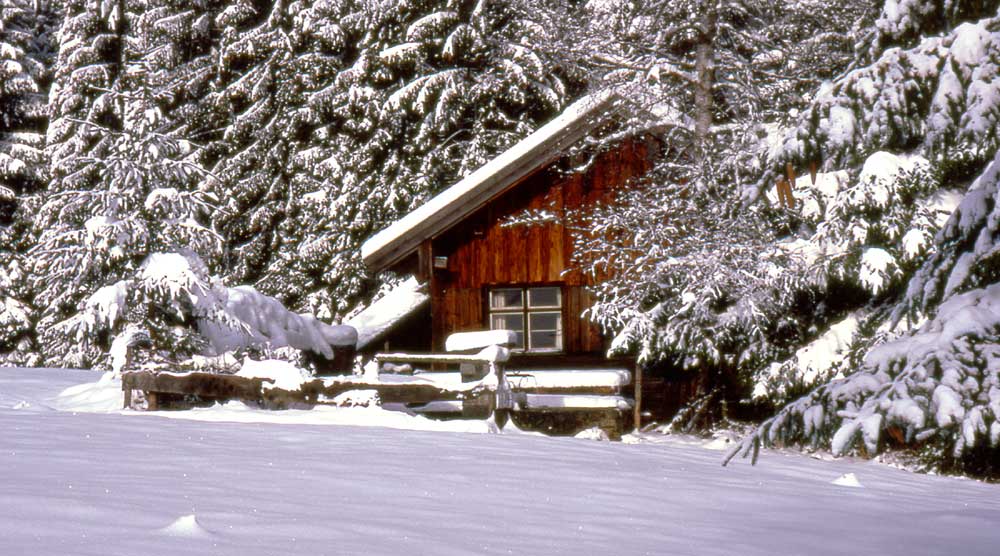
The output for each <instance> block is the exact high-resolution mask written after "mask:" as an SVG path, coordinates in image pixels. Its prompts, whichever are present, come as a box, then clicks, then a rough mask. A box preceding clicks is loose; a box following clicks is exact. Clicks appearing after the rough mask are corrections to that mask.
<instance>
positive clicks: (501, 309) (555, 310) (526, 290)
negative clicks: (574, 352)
mask: <svg viewBox="0 0 1000 556" xmlns="http://www.w3.org/2000/svg"><path fill="white" fill-rule="evenodd" d="M538 290H553V291H554V292H555V293H556V302H555V304H548V305H543V304H532V297H533V296H532V295H531V292H532V291H538ZM502 291H507V292H513V291H518V292H520V297H521V299H520V303H519V304H517V305H511V306H505V305H501V304H500V303H497V302H498V301H500V300H499V299H497V298H495V297H494V294H495V293H498V292H502ZM487 296H488V298H489V302H488V304H487V305H488V306H487V309H488V312H489V327H490V329H491V330H495V329H498V328H508V329H509V328H510V327H501V326H498V323H497V322H495V320H494V318H493V317H494V316H497V315H520V317H521V323H522V327H521V329H520V330H518V329H514V331H515V332H518V333H519V334H520V335H521V341H522V344H523V345H522V346H520V347H517V348H515V349H516V350H517V351H523V352H525V353H561V352H562V351H563V326H562V301H563V300H562V288H561V287H559V286H503V287H496V288H490V289H489V291H488V292H487ZM541 314H554V315H555V316H556V329H555V330H554V331H553V332H555V346H544V347H536V346H534V345H532V341H531V337H532V332H533V330H532V326H531V320H532V319H531V316H532V315H541ZM540 331H542V332H549V331H550V330H547V329H541V330H540Z"/></svg>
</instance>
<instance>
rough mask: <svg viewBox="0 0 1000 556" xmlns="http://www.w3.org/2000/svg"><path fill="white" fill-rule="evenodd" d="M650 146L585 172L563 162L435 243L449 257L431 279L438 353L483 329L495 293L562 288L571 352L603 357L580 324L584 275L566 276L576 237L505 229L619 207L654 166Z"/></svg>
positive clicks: (602, 159)
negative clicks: (532, 218)
mask: <svg viewBox="0 0 1000 556" xmlns="http://www.w3.org/2000/svg"><path fill="white" fill-rule="evenodd" d="M649 150H650V144H649V143H648V142H647V141H644V140H634V141H625V142H623V143H622V144H621V145H619V146H618V147H617V148H615V149H612V150H609V151H607V152H605V153H602V154H601V155H599V156H598V157H597V159H596V160H595V161H594V163H593V164H592V165H591V166H590V167H589V169H588V170H587V171H586V172H583V173H572V174H567V173H565V172H560V171H559V167H560V162H556V163H554V164H552V165H550V166H549V167H547V168H543V169H540V170H539V171H537V172H535V173H533V174H531V175H529V176H528V177H527V178H525V179H524V180H522V182H520V183H519V184H517V185H515V186H514V187H513V188H511V189H510V190H508V191H507V192H506V193H504V194H503V195H501V196H500V197H498V198H497V199H495V200H494V201H492V202H491V203H489V204H488V205H487V206H485V207H482V208H481V209H479V210H478V211H476V212H475V213H474V214H473V215H471V216H470V217H468V218H466V219H465V220H464V221H463V222H461V223H460V224H458V225H457V226H455V227H454V228H452V229H451V230H449V231H448V232H446V233H445V234H444V235H442V236H441V237H438V238H436V239H435V240H434V242H433V243H434V244H433V255H434V256H435V257H441V256H445V257H448V264H447V269H446V270H444V269H436V270H435V271H434V273H433V276H432V279H431V290H432V292H433V294H432V297H431V314H432V349H434V350H440V349H443V346H444V339H445V338H446V337H447V336H448V335H449V334H451V333H453V332H461V331H468V330H481V329H483V328H484V327H487V326H488V323H487V322H486V315H485V312H486V299H485V297H484V292H485V290H486V289H487V288H489V287H494V286H502V285H559V286H562V287H563V329H564V334H563V336H564V351H565V353H567V354H574V353H598V352H601V351H603V349H604V347H605V346H604V343H603V340H602V338H601V335H600V333H599V331H598V330H597V328H596V327H595V326H594V325H592V324H590V323H589V322H588V321H584V320H581V319H580V313H582V312H583V311H584V310H585V309H586V308H588V307H590V306H591V303H592V301H591V299H590V295H589V294H588V292H586V290H585V289H584V286H586V285H587V283H588V282H587V280H586V278H585V277H584V276H582V274H581V273H578V272H568V273H565V274H564V270H566V268H567V266H568V264H569V261H570V257H571V255H572V248H573V243H572V241H573V239H572V236H571V234H570V233H568V232H567V230H566V229H565V228H564V226H563V225H562V224H561V223H558V222H554V223H548V224H545V225H543V226H512V227H504V226H501V223H502V222H503V221H504V220H506V219H507V218H508V217H510V216H512V215H517V214H519V213H522V212H523V211H524V210H526V209H544V210H547V211H551V212H553V213H555V214H557V215H560V216H561V215H563V214H565V213H566V211H574V210H580V209H586V207H587V206H593V204H595V203H612V202H614V196H615V193H616V192H618V191H621V190H622V189H623V188H624V187H626V185H627V184H628V183H629V182H630V180H633V178H636V177H638V176H641V175H642V174H644V173H645V172H646V171H648V169H649V167H650V158H651V157H650V156H649Z"/></svg>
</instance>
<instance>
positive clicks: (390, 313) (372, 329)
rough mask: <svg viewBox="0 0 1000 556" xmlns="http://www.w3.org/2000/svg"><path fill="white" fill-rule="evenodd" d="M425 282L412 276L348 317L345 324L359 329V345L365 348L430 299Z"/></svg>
mask: <svg viewBox="0 0 1000 556" xmlns="http://www.w3.org/2000/svg"><path fill="white" fill-rule="evenodd" d="M426 289H427V288H426V287H424V285H423V284H420V283H419V282H417V279H416V278H415V277H413V276H410V277H409V278H407V279H406V280H404V281H403V282H402V283H401V284H399V285H398V286H396V287H395V288H393V289H392V290H391V291H390V292H389V293H387V294H386V295H385V296H384V297H382V298H381V299H379V300H377V301H375V302H374V303H372V304H371V305H369V306H368V307H367V308H366V309H365V310H363V311H361V312H360V313H358V314H357V315H355V316H353V317H351V318H350V319H348V320H347V321H346V322H345V323H344V324H346V325H348V326H351V327H353V328H354V329H355V330H357V331H358V339H357V349H358V351H361V350H364V349H365V348H367V347H368V346H370V345H371V344H372V342H374V341H376V340H378V339H379V338H381V337H382V335H383V334H385V333H386V332H388V331H389V330H390V329H391V328H392V327H393V326H395V325H396V323H398V322H399V321H401V320H402V319H404V318H406V317H407V316H409V315H411V314H413V312H414V311H417V310H419V309H420V308H421V307H423V306H424V305H426V304H427V303H429V302H430V299H431V297H430V295H429V294H428V293H427V291H426Z"/></svg>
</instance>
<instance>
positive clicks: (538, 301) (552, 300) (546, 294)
mask: <svg viewBox="0 0 1000 556" xmlns="http://www.w3.org/2000/svg"><path fill="white" fill-rule="evenodd" d="M560 297H561V296H560V295H559V287H558V286H553V287H549V288H531V289H529V290H528V307H559V306H561V304H560V303H559V300H560Z"/></svg>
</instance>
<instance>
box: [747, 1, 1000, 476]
mask: <svg viewBox="0 0 1000 556" xmlns="http://www.w3.org/2000/svg"><path fill="white" fill-rule="evenodd" d="M886 6H887V7H886V9H885V11H884V12H883V14H882V17H881V18H880V19H879V21H878V27H877V28H878V32H879V36H880V41H879V42H878V43H877V44H878V45H882V46H883V47H885V46H891V45H895V44H899V45H901V46H899V47H892V48H885V49H884V50H880V48H876V52H875V58H874V59H873V61H872V62H871V63H870V64H869V65H867V66H865V67H861V68H859V69H857V70H855V71H854V72H852V73H851V74H848V75H847V76H845V77H844V78H842V79H840V80H838V81H836V82H834V83H832V84H831V85H830V86H829V87H827V88H826V89H825V90H824V91H823V93H822V94H820V95H818V96H817V100H816V101H815V102H814V104H813V106H812V107H810V109H809V110H808V111H806V112H805V113H804V114H803V116H802V118H801V120H800V121H799V123H798V126H797V129H796V130H795V131H793V132H792V133H790V134H788V135H787V136H786V138H785V140H784V142H783V143H782V144H781V146H780V147H779V148H778V149H776V150H775V151H774V153H773V156H772V162H773V163H775V164H774V167H775V168H774V170H773V172H775V173H777V172H779V171H780V170H779V168H780V167H781V165H782V164H787V163H793V164H800V163H802V162H804V161H808V160H822V161H823V163H824V165H827V167H829V168H831V169H835V168H837V167H847V168H849V169H850V168H851V167H852V166H853V167H854V168H857V165H860V164H861V163H862V162H863V167H862V168H861V173H860V175H861V176H864V175H865V173H866V171H865V170H866V168H868V167H869V166H872V167H878V168H881V169H882V171H880V172H874V173H875V174H876V175H878V176H879V178H880V179H877V180H872V181H869V182H866V181H865V180H864V179H861V178H859V179H858V182H857V185H856V186H851V185H850V182H848V186H847V187H845V188H844V189H843V191H841V192H839V193H838V195H844V196H849V197H851V198H852V199H853V200H854V204H855V206H865V205H872V204H876V205H878V206H879V207H881V209H880V210H879V211H876V212H874V213H872V212H868V213H866V212H865V211H858V212H857V213H855V214H854V215H853V216H852V217H849V218H847V221H849V222H850V225H851V227H852V228H856V229H859V230H861V231H863V232H864V233H858V234H856V238H855V240H854V242H853V243H852V242H847V243H848V245H847V246H846V247H847V249H848V251H850V250H853V251H854V252H855V253H859V254H860V256H861V257H862V258H864V257H865V256H867V255H868V254H869V253H871V252H872V251H873V250H875V249H879V250H881V251H882V253H883V254H880V255H879V258H880V259H883V260H884V261H886V262H885V264H884V265H883V266H885V267H887V268H888V267H891V266H895V267H896V268H897V270H898V276H897V277H896V282H897V283H900V284H907V283H908V284H907V285H906V287H905V289H903V288H896V289H895V292H890V293H889V294H887V295H885V296H883V297H881V298H876V299H875V300H874V302H873V305H872V311H871V312H872V315H873V316H872V318H871V323H870V328H871V329H874V328H875V327H876V326H878V325H881V327H880V328H878V329H877V330H871V331H869V332H868V334H867V336H865V335H862V337H860V338H859V339H858V344H859V345H858V346H857V347H856V348H855V353H856V356H855V358H854V359H853V363H855V365H853V366H852V367H851V368H848V369H846V370H845V373H844V374H845V375H846V376H843V377H842V378H838V379H836V380H833V381H831V382H830V383H829V384H826V385H823V386H821V387H819V388H817V389H816V390H814V391H813V392H811V393H810V394H809V395H808V396H806V397H803V398H801V399H799V400H797V401H795V402H793V403H791V404H789V405H788V406H787V407H785V408H784V409H782V410H781V411H780V412H779V413H778V414H777V415H776V416H775V417H774V418H772V419H769V420H768V421H766V422H764V423H763V424H762V425H761V427H759V428H758V429H757V431H756V432H754V433H753V434H752V435H750V436H749V437H748V438H747V439H746V440H744V442H743V443H742V444H741V445H740V446H739V447H738V449H739V451H740V453H743V454H747V453H750V452H755V451H756V450H757V449H759V447H760V446H761V445H771V444H774V443H778V442H781V443H796V442H797V443H803V444H808V445H813V446H830V447H831V448H832V449H833V451H834V452H835V453H837V454H842V453H849V452H851V451H855V450H857V451H862V452H864V453H867V454H874V453H876V452H878V451H881V450H884V449H887V448H890V447H896V448H898V447H903V446H907V447H912V448H916V450H917V453H918V454H919V455H920V457H921V458H922V460H923V463H924V465H926V466H927V467H928V468H932V469H950V470H954V469H960V470H964V471H966V472H970V473H974V474H979V475H987V476H996V474H997V469H1000V467H998V465H997V462H998V457H1000V456H998V454H1000V450H998V448H997V447H998V443H1000V388H998V387H997V384H1000V378H998V375H997V372H998V369H1000V365H998V364H997V362H998V359H997V357H998V355H997V353H996V345H997V342H998V341H1000V319H998V318H997V316H996V315H997V314H998V312H997V299H998V298H1000V297H998V296H1000V294H998V291H997V284H996V281H997V276H998V273H997V270H996V269H997V268H998V267H997V262H996V256H995V252H996V249H995V248H994V244H995V243H996V240H997V237H998V234H997V231H996V229H995V228H996V226H995V221H996V215H995V214H994V212H995V210H994V209H995V206H996V191H997V182H998V176H1000V161H998V159H997V158H996V156H997V153H998V149H997V146H998V145H997V139H996V123H997V117H998V116H1000V111H998V108H997V104H996V102H995V99H996V98H997V94H998V85H997V78H996V73H997V69H996V68H997V67H998V64H997V62H998V60H1000V49H998V48H1000V35H998V34H997V31H996V29H997V28H998V21H1000V13H998V6H997V3H995V2H993V3H982V2H966V3H962V2H958V3H954V4H952V5H949V6H948V7H947V9H946V10H945V11H946V13H944V12H942V13H940V14H939V15H944V16H947V17H942V18H928V19H922V18H915V17H909V16H908V15H907V14H909V15H913V14H916V13H920V14H929V13H935V14H938V13H939V12H940V10H941V7H940V6H938V5H937V4H935V3H931V2H927V3H920V2H912V3H907V4H906V5H905V6H904V7H905V9H898V8H899V6H897V5H896V3H895V2H893V3H892V4H891V6H890V4H889V3H887V5H886ZM890 8H892V9H890ZM935 10H938V11H935ZM980 17H981V19H976V18H980ZM886 151H895V153H896V154H890V153H889V152H886ZM917 155H920V156H922V157H923V158H924V160H925V162H924V163H923V164H924V166H925V167H927V168H929V169H930V172H925V173H923V174H921V173H920V172H917V173H914V172H899V171H888V172H886V171H885V169H886V168H888V169H889V170H895V169H897V168H898V167H899V165H898V164H896V165H894V164H886V163H885V161H893V160H899V159H902V158H910V159H913V158H914V157H916V156H917ZM879 160H881V161H883V162H878V161H879ZM855 175H857V174H855ZM939 186H940V187H943V188H947V189H948V190H951V191H953V192H962V193H964V198H963V199H962V200H961V203H960V204H959V205H958V207H957V209H956V210H955V211H954V213H953V214H951V216H950V218H948V219H947V222H946V223H945V224H944V226H943V228H941V230H940V231H938V232H937V233H936V234H933V231H934V229H936V227H931V229H929V230H928V229H927V228H928V227H927V226H926V225H925V223H923V222H922V221H921V220H922V219H921V218H916V219H909V220H902V219H900V218H893V217H892V216H889V217H887V215H886V213H885V212H884V211H885V210H886V208H888V207H894V206H898V205H903V206H905V205H907V204H910V203H912V202H913V200H914V199H918V200H919V199H920V198H921V196H926V192H927V189H928V188H929V189H931V190H934V189H936V188H938V187H939ZM892 210H894V209H892ZM890 214H891V213H890ZM872 215H874V216H875V218H874V219H873V218H872ZM834 216H835V217H836V215H834ZM830 220H831V219H830V218H828V219H827V221H830ZM821 226H822V224H821ZM908 238H909V242H908ZM931 238H933V239H931ZM815 239H816V238H814V240H815ZM873 241H874V242H882V245H881V246H875V245H873V243H872V242H873ZM908 243H909V245H911V246H913V249H912V252H913V253H915V254H917V255H918V256H917V257H915V259H914V263H913V264H912V265H910V266H907V265H906V264H904V263H903V262H901V261H902V259H903V256H902V255H903V254H904V253H906V251H907V244H908ZM893 245H897V246H898V251H894V250H893V247H892V246H893ZM847 273H848V274H854V275H856V276H859V277H860V276H861V275H863V268H862V271H861V272H854V271H851V270H850V269H848V272H847ZM904 292H905V293H904ZM921 318H922V319H925V320H920V319H921ZM921 323H922V324H921ZM911 326H915V328H910V327H911ZM735 453H736V452H734V453H733V454H731V455H730V457H732V456H733V455H735Z"/></svg>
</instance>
